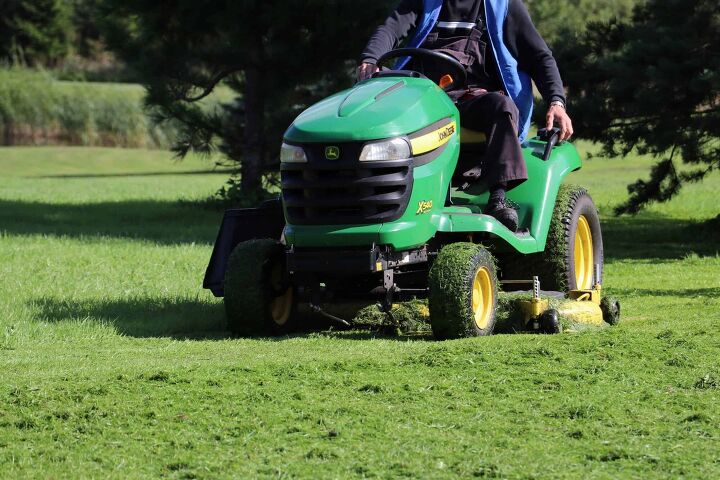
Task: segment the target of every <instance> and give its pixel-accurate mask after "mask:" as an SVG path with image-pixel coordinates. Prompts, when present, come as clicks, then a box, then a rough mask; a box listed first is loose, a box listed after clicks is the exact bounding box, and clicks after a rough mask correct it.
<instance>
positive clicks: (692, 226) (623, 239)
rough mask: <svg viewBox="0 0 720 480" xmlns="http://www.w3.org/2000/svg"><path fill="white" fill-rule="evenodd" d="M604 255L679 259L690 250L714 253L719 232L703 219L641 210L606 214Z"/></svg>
mask: <svg viewBox="0 0 720 480" xmlns="http://www.w3.org/2000/svg"><path fill="white" fill-rule="evenodd" d="M602 231H603V242H604V245H605V259H606V261H612V260H629V259H636V260H642V259H668V260H672V259H682V258H684V257H686V256H687V255H690V254H693V253H695V254H697V255H699V256H715V255H717V253H718V252H720V247H719V246H718V244H719V242H720V235H719V234H718V232H716V231H713V230H711V229H709V228H707V223H704V222H694V221H691V220H679V219H674V218H667V217H663V216H660V215H652V214H648V213H644V214H642V215H639V216H637V217H610V218H605V219H603V222H602Z"/></svg>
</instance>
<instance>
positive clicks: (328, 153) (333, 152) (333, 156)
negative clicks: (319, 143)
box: [325, 147, 340, 160]
mask: <svg viewBox="0 0 720 480" xmlns="http://www.w3.org/2000/svg"><path fill="white" fill-rule="evenodd" d="M325 158H327V159H328V160H337V159H338V158H340V148H338V147H325Z"/></svg>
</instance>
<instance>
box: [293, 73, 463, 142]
mask: <svg viewBox="0 0 720 480" xmlns="http://www.w3.org/2000/svg"><path fill="white" fill-rule="evenodd" d="M453 112H455V114H457V113H456V112H457V109H456V108H455V105H454V104H453V102H452V100H450V98H449V97H448V96H447V95H446V94H445V92H443V91H442V89H440V87H438V86H437V85H435V84H434V83H433V82H431V81H430V80H427V79H423V78H406V77H383V78H375V79H371V80H368V81H365V82H362V83H359V84H357V85H356V86H355V87H353V88H351V89H349V90H345V91H343V92H340V93H338V94H336V95H333V96H331V97H329V98H327V99H325V100H323V101H322V102H320V103H318V104H316V105H314V106H312V107H310V108H309V109H307V110H305V111H304V112H303V113H302V114H300V116H298V117H297V119H295V121H294V122H293V124H292V125H291V126H290V128H289V129H288V130H287V132H285V140H287V141H290V142H293V143H324V142H328V141H344V142H347V141H365V140H377V139H384V138H390V137H395V136H399V135H407V134H410V133H412V132H415V131H417V130H420V129H422V128H424V127H427V126H428V125H430V124H432V123H434V122H436V121H438V120H439V119H441V118H444V117H449V116H453Z"/></svg>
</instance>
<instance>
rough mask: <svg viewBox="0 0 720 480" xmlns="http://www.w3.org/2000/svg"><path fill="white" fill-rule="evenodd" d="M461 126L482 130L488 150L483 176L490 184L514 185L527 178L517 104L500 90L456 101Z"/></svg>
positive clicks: (478, 162) (512, 186)
mask: <svg viewBox="0 0 720 480" xmlns="http://www.w3.org/2000/svg"><path fill="white" fill-rule="evenodd" d="M457 107H458V110H459V111H460V125H461V126H463V127H465V128H469V129H470V130H477V131H481V132H485V135H486V136H487V150H486V153H485V158H484V159H480V158H478V159H477V163H476V164H480V163H481V162H482V164H483V168H482V170H483V172H482V177H481V178H482V179H483V180H484V181H485V182H486V183H487V185H488V186H489V187H493V186H495V185H497V184H499V183H506V184H507V188H508V189H511V188H515V187H517V186H518V185H520V184H521V183H523V182H524V181H525V180H527V178H528V173H527V166H526V165H525V160H524V159H523V156H522V149H521V148H520V141H519V140H518V117H519V116H520V114H519V112H518V109H517V106H516V105H515V103H514V102H513V101H512V99H511V98H510V97H508V96H507V95H504V94H503V93H501V92H486V93H482V94H479V95H476V96H473V98H471V99H468V100H463V99H461V100H460V101H459V102H458V105H457Z"/></svg>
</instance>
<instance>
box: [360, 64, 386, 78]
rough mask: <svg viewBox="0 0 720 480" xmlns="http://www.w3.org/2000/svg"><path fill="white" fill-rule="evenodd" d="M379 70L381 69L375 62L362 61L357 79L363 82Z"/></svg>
mask: <svg viewBox="0 0 720 480" xmlns="http://www.w3.org/2000/svg"><path fill="white" fill-rule="evenodd" d="M379 71H380V69H379V68H378V66H377V65H375V64H374V63H367V62H364V63H361V64H360V66H359V67H358V68H357V81H358V82H362V81H363V80H367V79H368V78H370V77H372V76H373V75H374V74H375V73H377V72H379Z"/></svg>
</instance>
